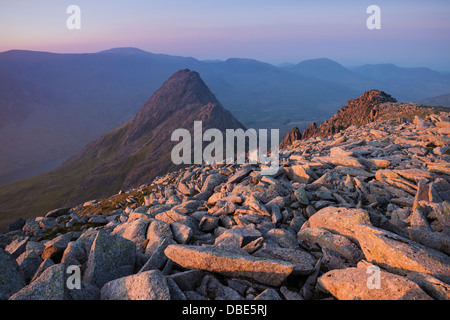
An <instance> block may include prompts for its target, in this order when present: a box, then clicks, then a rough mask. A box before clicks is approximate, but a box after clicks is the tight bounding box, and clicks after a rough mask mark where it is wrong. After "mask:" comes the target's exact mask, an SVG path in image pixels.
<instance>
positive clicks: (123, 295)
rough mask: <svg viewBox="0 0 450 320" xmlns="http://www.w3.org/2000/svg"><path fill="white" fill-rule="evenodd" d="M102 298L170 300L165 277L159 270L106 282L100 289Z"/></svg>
mask: <svg viewBox="0 0 450 320" xmlns="http://www.w3.org/2000/svg"><path fill="white" fill-rule="evenodd" d="M100 298H101V299H102V300H170V292H169V287H168V285H167V280H166V278H165V277H164V276H163V275H162V274H161V271H159V270H151V271H146V272H141V273H138V274H134V275H130V276H127V277H122V278H119V279H115V280H112V281H110V282H108V283H106V284H105V285H104V286H103V287H102V288H101V291H100Z"/></svg>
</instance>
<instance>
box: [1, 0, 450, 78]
mask: <svg viewBox="0 0 450 320" xmlns="http://www.w3.org/2000/svg"><path fill="white" fill-rule="evenodd" d="M69 5H78V6H79V7H80V9H81V16H80V17H81V29H79V30H69V29H68V28H67V26H66V20H67V18H68V17H69V15H70V14H67V13H66V10H67V7H68V6H69ZM370 5H377V6H379V8H380V9H381V29H378V30H370V29H368V28H367V26H366V21H367V19H368V18H369V16H370V14H368V13H367V12H366V11H367V8H368V6H370ZM114 47H137V48H140V49H143V50H146V51H149V52H153V53H164V54H171V55H179V56H192V57H195V58H197V59H200V60H206V59H220V60H225V59H228V58H231V57H237V58H253V59H257V60H260V61H265V62H269V63H273V64H280V63H284V62H289V63H298V62H300V61H303V60H306V59H313V58H330V59H333V60H335V61H337V62H339V63H342V64H343V65H346V66H357V65H362V64H366V63H373V64H374V63H395V64H397V65H399V66H402V67H419V66H425V67H430V68H432V69H435V70H438V71H450V54H449V53H450V1H448V0H421V1H419V0H396V1H392V0H370V1H366V0H340V1H336V0H308V1H305V0H128V1H125V0H70V1H67V0H39V1H36V0H0V51H7V50H12V49H23V50H37V51H50V52H60V53H68V52H71V53H84V52H98V51H101V50H106V49H109V48H114Z"/></svg>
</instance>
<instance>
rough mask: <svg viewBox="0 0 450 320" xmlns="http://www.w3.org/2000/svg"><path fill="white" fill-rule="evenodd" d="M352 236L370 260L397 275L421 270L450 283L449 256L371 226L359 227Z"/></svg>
mask: <svg viewBox="0 0 450 320" xmlns="http://www.w3.org/2000/svg"><path fill="white" fill-rule="evenodd" d="M355 237H356V239H357V240H358V243H359V245H360V246H361V249H362V250H363V252H364V255H365V257H366V259H367V261H369V262H372V263H376V264H378V265H380V266H382V267H383V268H385V269H387V270H391V271H393V272H398V273H400V274H407V273H408V272H409V271H416V272H423V273H427V274H431V275H433V276H434V277H436V278H438V279H441V280H442V281H444V282H447V283H448V282H450V258H449V257H448V256H447V255H445V254H443V253H440V252H438V251H435V250H433V249H430V248H427V247H425V246H422V245H420V244H418V243H416V242H413V241H411V240H409V239H406V238H403V237H401V236H399V235H396V234H395V233H392V232H389V231H385V230H382V229H378V228H375V227H371V226H360V227H359V228H358V229H357V231H356V233H355Z"/></svg>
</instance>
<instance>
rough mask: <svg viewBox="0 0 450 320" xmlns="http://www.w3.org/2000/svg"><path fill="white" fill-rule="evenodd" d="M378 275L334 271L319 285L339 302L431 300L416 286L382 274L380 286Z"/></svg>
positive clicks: (358, 270) (353, 269)
mask: <svg viewBox="0 0 450 320" xmlns="http://www.w3.org/2000/svg"><path fill="white" fill-rule="evenodd" d="M373 275H374V274H373V273H372V272H367V270H366V269H364V268H348V269H339V270H331V271H328V272H327V273H325V274H324V275H322V276H321V277H320V278H319V280H318V283H319V285H320V286H322V287H323V288H324V289H325V290H327V291H328V292H330V293H331V294H332V295H333V296H335V297H336V298H338V299H339V300H431V297H430V296H428V295H427V294H426V293H425V292H424V291H423V290H422V289H421V288H420V287H419V286H418V285H417V284H416V283H415V282H413V281H410V280H407V279H405V278H404V277H401V276H398V275H395V274H392V273H389V272H385V271H379V283H378V284H379V286H378V285H377V283H376V282H375V283H372V282H371V279H370V277H371V276H373Z"/></svg>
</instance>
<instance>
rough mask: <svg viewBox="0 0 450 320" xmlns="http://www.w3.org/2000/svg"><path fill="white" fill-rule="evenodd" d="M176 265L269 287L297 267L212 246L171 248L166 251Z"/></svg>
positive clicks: (278, 282)
mask: <svg viewBox="0 0 450 320" xmlns="http://www.w3.org/2000/svg"><path fill="white" fill-rule="evenodd" d="M164 253H165V254H166V256H167V257H168V258H169V259H171V260H172V261H173V262H175V263H177V264H179V265H181V266H183V267H185V268H188V269H197V270H207V271H210V272H217V273H220V274H224V275H228V276H233V277H244V278H250V279H253V280H256V281H258V282H261V283H264V284H268V285H274V286H276V285H279V284H281V283H282V282H283V281H284V280H286V278H287V277H288V276H289V275H290V274H291V273H292V271H293V270H294V265H293V264H291V263H287V262H284V261H280V260H269V259H262V258H257V257H252V256H250V255H246V254H243V252H240V251H236V250H230V249H223V248H218V247H212V246H203V247H198V246H188V245H170V246H168V247H167V249H166V250H165V251H164Z"/></svg>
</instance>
